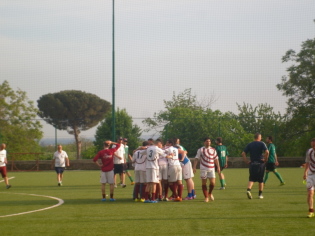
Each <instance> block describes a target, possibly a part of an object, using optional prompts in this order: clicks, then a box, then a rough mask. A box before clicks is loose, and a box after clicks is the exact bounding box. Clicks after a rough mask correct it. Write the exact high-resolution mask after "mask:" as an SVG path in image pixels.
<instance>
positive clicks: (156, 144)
mask: <svg viewBox="0 0 315 236" xmlns="http://www.w3.org/2000/svg"><path fill="white" fill-rule="evenodd" d="M154 145H155V146H157V147H159V148H161V147H162V142H161V141H159V140H155V142H154Z"/></svg>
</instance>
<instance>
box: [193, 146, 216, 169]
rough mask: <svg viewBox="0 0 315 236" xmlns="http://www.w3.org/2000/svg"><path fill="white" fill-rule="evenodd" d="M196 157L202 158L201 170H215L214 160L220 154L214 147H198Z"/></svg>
mask: <svg viewBox="0 0 315 236" xmlns="http://www.w3.org/2000/svg"><path fill="white" fill-rule="evenodd" d="M195 158H197V159H200V170H213V169H214V167H215V164H214V160H216V159H218V155H217V152H216V150H215V149H214V148H212V147H208V148H206V147H202V148H199V149H198V151H197V155H196V157H195Z"/></svg>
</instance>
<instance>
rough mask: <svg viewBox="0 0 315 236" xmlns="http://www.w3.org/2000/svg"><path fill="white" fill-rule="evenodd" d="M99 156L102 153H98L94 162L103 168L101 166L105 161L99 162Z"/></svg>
mask: <svg viewBox="0 0 315 236" xmlns="http://www.w3.org/2000/svg"><path fill="white" fill-rule="evenodd" d="M99 156H100V154H99V153H97V154H96V156H95V157H94V158H93V162H94V163H95V164H96V165H97V166H98V167H100V168H101V167H102V166H103V163H102V164H100V163H99Z"/></svg>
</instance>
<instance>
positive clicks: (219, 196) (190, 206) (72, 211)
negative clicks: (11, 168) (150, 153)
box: [0, 168, 315, 236]
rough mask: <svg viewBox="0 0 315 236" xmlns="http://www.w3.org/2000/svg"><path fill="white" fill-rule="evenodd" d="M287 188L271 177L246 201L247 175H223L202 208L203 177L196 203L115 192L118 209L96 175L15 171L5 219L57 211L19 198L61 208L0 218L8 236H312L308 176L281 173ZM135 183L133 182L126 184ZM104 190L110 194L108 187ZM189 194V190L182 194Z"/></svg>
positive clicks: (4, 193)
mask: <svg viewBox="0 0 315 236" xmlns="http://www.w3.org/2000/svg"><path fill="white" fill-rule="evenodd" d="M279 172H280V173H281V175H282V176H283V178H284V179H285V181H286V185H285V186H281V187H280V186H279V182H278V180H277V179H276V177H275V176H274V175H273V174H272V173H271V174H270V176H269V179H268V182H267V185H266V187H265V191H264V197H265V198H264V199H262V200H261V199H258V186H257V184H255V185H254V187H253V190H252V194H253V199H252V200H249V199H247V197H246V186H247V180H248V170H247V169H226V170H224V173H225V176H226V180H227V189H226V190H218V187H219V181H217V186H216V188H215V190H214V197H215V201H214V202H209V203H205V202H203V195H202V192H201V184H200V179H199V174H197V175H196V177H195V178H194V181H195V188H196V191H197V199H195V200H191V201H183V202H160V203H157V204H144V203H138V202H133V201H132V199H131V198H132V187H133V186H130V185H127V187H126V188H124V189H123V188H117V189H115V198H116V199H117V201H116V202H101V201H100V199H101V194H100V184H99V172H98V171H66V172H65V177H64V186H62V187H58V186H57V184H56V174H55V173H54V172H53V171H47V172H10V173H9V177H11V176H15V179H12V180H10V183H11V184H12V186H13V187H12V188H11V189H9V190H6V189H5V188H4V183H0V188H1V190H0V202H1V206H0V216H3V215H8V214H14V213H19V212H25V211H31V210H36V209H40V208H45V207H49V206H52V205H54V204H57V201H56V200H53V199H49V198H43V197H38V196H30V195H20V194H13V193H25V194H38V195H48V196H53V197H57V198H61V199H63V200H64V201H65V203H64V204H63V205H61V206H59V207H56V208H53V209H50V210H46V211H40V212H35V213H31V214H25V215H19V216H12V217H5V218H0V220H1V234H2V235H89V236H92V235H267V234H269V235H314V233H315V227H314V224H315V218H312V219H308V218H306V215H307V211H308V207H307V204H306V194H307V192H306V190H305V185H303V184H302V175H303V169H301V168H279ZM127 183H128V184H129V180H128V179H127ZM106 191H108V186H107V189H106ZM184 194H186V190H185V191H184Z"/></svg>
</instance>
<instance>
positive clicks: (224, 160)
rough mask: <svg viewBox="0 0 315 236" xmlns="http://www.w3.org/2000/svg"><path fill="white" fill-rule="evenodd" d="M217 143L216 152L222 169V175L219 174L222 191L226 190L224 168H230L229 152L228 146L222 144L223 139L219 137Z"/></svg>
mask: <svg viewBox="0 0 315 236" xmlns="http://www.w3.org/2000/svg"><path fill="white" fill-rule="evenodd" d="M215 142H216V144H217V146H216V148H215V150H216V151H217V154H218V158H219V163H220V169H221V174H219V178H220V183H221V187H220V190H224V189H225V186H226V183H225V177H224V174H223V170H224V168H227V166H228V155H229V152H228V150H227V148H226V146H224V145H223V144H222V138H221V137H218V138H217V139H216V141H215Z"/></svg>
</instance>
